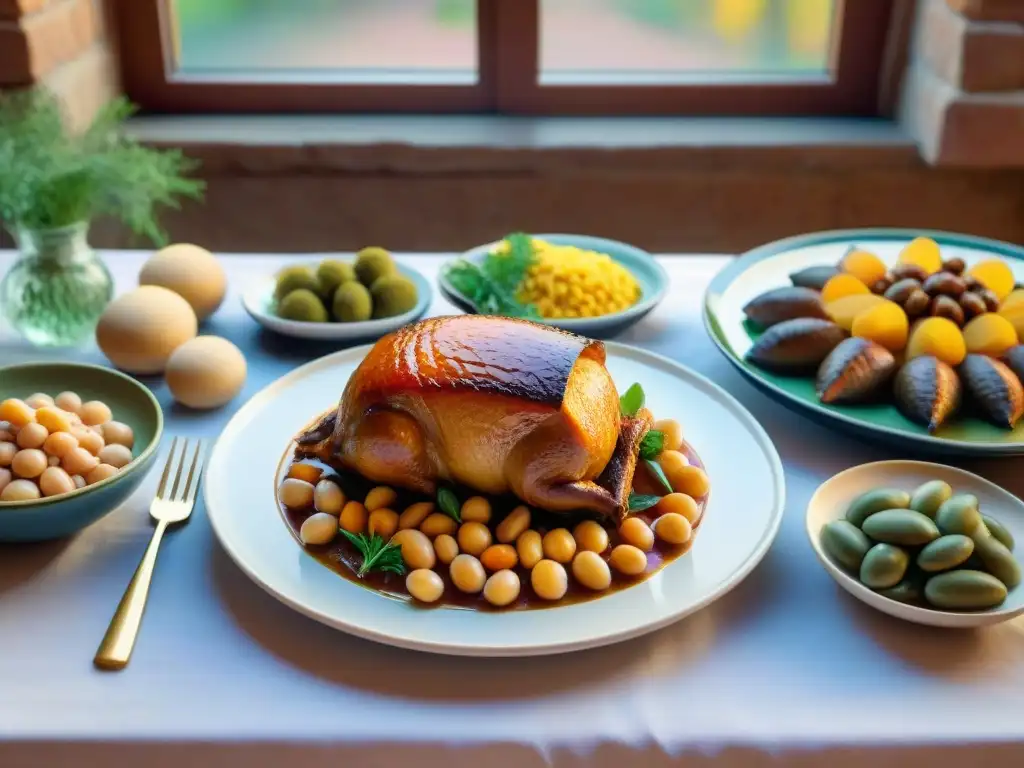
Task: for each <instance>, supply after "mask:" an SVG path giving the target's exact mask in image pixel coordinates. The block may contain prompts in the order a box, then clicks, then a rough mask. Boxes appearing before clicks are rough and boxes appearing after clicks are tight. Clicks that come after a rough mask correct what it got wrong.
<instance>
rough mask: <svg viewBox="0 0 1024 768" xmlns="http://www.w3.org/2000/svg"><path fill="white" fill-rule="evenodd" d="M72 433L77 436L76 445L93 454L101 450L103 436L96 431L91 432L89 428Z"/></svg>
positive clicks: (97, 453) (95, 454)
mask: <svg viewBox="0 0 1024 768" xmlns="http://www.w3.org/2000/svg"><path fill="white" fill-rule="evenodd" d="M72 434H74V435H75V437H77V438H78V446H79V447H80V448H84V449H85V450H87V451H88V452H89V453H91V454H92V455H93V456H97V455H99V452H100V451H102V450H103V445H104V443H103V438H102V437H101V436H100V434H99V433H98V432H93V431H92V430H91V429H83V430H80V431H79V432H77V433H72Z"/></svg>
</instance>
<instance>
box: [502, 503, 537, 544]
mask: <svg viewBox="0 0 1024 768" xmlns="http://www.w3.org/2000/svg"><path fill="white" fill-rule="evenodd" d="M529 527H530V508H529V507H527V506H524V505H520V506H518V507H516V508H515V509H513V510H512V511H511V512H509V513H508V517H506V518H505V519H504V520H502V521H501V522H500V523H498V527H497V528H496V529H495V531H494V534H495V537H496V538H497V539H498V541H499V542H501V543H502V544H511V543H512V542H513V541H515V540H516V539H518V538H519V534H521V533H522V532H523V531H525V530H526V529H527V528H529Z"/></svg>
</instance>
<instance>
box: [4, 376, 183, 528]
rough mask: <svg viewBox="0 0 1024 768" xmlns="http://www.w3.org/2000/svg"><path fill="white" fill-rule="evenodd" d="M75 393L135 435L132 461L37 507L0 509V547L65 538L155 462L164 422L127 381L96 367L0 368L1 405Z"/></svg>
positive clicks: (112, 504)
mask: <svg viewBox="0 0 1024 768" xmlns="http://www.w3.org/2000/svg"><path fill="white" fill-rule="evenodd" d="M64 390H73V391H75V392H77V393H78V394H79V395H80V396H81V397H82V399H83V400H86V401H88V400H102V401H103V402H105V403H106V404H107V405H109V406H110V409H111V410H112V411H113V412H114V418H115V419H116V420H117V421H121V422H124V423H125V424H127V425H128V426H130V427H131V428H132V431H133V432H134V433H135V447H134V448H133V449H132V451H133V453H134V454H135V459H134V460H133V461H132V463H131V464H129V465H128V466H127V467H125V468H124V469H123V470H121V471H120V472H118V473H117V474H116V475H114V476H113V477H111V478H108V479H106V480H103V481H101V482H98V483H96V484H95V485H87V486H86V487H84V488H79V489H78V490H75V491H72V492H71V493H66V494H64V495H62V496H52V497H49V498H42V499H38V500H36V501H15V502H5V503H3V504H0V541H43V540H46V539H58V538H62V537H64V536H68V535H70V534H72V533H74V532H75V531H78V530H80V529H82V528H85V527H86V526H87V525H91V524H92V523H94V522H96V521H97V520H99V519H100V518H101V517H103V516H104V515H106V514H107V513H108V512H110V511H112V510H114V509H115V508H117V507H118V506H119V505H120V504H121V503H122V502H123V501H124V500H125V499H127V498H128V497H129V496H130V495H131V494H132V493H133V492H134V491H135V489H136V488H138V487H139V484H140V483H141V482H142V480H143V478H144V477H145V476H146V473H147V472H148V471H149V468H150V467H151V466H152V465H153V461H154V459H155V458H156V454H157V447H158V446H159V444H160V436H161V434H162V433H163V427H164V417H163V411H161V410H160V403H158V402H157V400H156V398H155V397H153V393H152V392H150V391H149V390H148V389H147V388H146V387H144V386H143V385H142V384H140V383H139V382H137V381H136V380H135V379H133V378H131V377H130V376H126V375H125V374H123V373H120V372H118V371H115V370H113V369H111V368H104V367H102V366H98V365H84V364H80V363H25V364H23V365H11V366H7V367H6V368H0V400H4V399H6V398H8V397H21V398H24V397H28V396H29V395H31V394H32V393H34V392H45V393H47V394H51V395H55V394H57V393H58V392H63V391H64Z"/></svg>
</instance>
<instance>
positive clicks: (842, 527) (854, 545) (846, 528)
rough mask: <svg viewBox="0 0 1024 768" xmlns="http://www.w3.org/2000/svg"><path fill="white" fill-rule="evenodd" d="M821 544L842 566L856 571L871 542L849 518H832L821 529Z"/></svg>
mask: <svg viewBox="0 0 1024 768" xmlns="http://www.w3.org/2000/svg"><path fill="white" fill-rule="evenodd" d="M821 546H822V547H824V549H825V551H826V552H828V553H829V554H830V555H831V556H832V557H833V558H834V559H835V560H836V561H837V562H839V563H840V564H841V565H842V566H843V567H845V568H847V569H849V570H851V571H858V570H860V564H861V561H862V560H863V559H864V555H866V554H867V553H868V550H869V549H871V542H870V541H869V540H868V537H867V536H865V535H864V533H863V532H862V531H861V530H860V528H858V527H857V526H855V525H854V524H853V523H851V522H850V521H849V520H833V521H832V522H830V523H828V524H827V525H825V526H823V527H822V529H821Z"/></svg>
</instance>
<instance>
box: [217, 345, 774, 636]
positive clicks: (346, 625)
mask: <svg viewBox="0 0 1024 768" xmlns="http://www.w3.org/2000/svg"><path fill="white" fill-rule="evenodd" d="M606 348H607V352H608V360H607V365H608V369H609V371H610V372H611V374H612V376H613V378H614V379H615V382H616V384H617V385H618V387H619V388H620V389H622V388H624V387H627V386H629V385H630V384H632V383H633V382H636V381H639V382H642V384H643V387H644V389H645V390H646V394H647V405H648V407H650V408H651V409H652V410H653V411H654V412H655V413H658V414H661V415H663V416H665V417H668V416H672V417H674V418H678V419H679V420H681V421H682V423H683V428H684V429H685V431H686V436H687V439H688V440H689V441H690V442H691V444H692V445H693V446H694V448H695V450H697V451H698V452H699V453H700V456H701V459H702V460H703V461H704V464H705V466H706V469H707V472H708V474H709V475H710V477H711V483H712V488H713V490H712V492H711V497H710V502H709V504H708V508H707V511H706V514H705V518H704V520H703V521H702V522H701V526H700V535H699V536H698V537H697V539H696V543H695V544H694V547H693V549H692V550H691V551H690V552H689V553H687V554H686V555H685V556H683V557H680V558H679V559H678V560H675V561H673V562H672V563H671V564H669V565H668V566H666V567H665V568H664V569H663V570H661V571H659V572H658V573H657V574H655V575H654V576H652V577H651V578H650V579H647V580H645V581H643V582H640V583H639V584H637V585H635V586H632V587H629V588H628V589H623V590H621V591H617V592H615V593H613V594H610V595H607V596H605V597H602V598H601V599H599V600H592V601H588V602H583V603H576V604H572V605H566V606H555V607H552V608H548V609H543V610H527V611H508V612H480V611H467V610H459V609H457V608H448V607H439V608H435V609H423V608H419V607H417V606H416V605H415V604H413V603H411V602H406V601H403V600H396V599H392V598H388V597H385V596H382V595H381V594H380V593H379V592H376V591H373V590H371V589H367V588H364V587H361V586H359V585H358V584H355V583H353V582H351V581H349V580H347V579H344V578H342V577H341V576H339V575H338V574H336V573H334V572H333V571H331V570H329V569H328V568H326V567H325V566H323V565H322V564H321V563H319V562H318V561H317V560H316V559H315V558H314V557H313V556H312V555H310V554H309V553H308V552H306V551H305V550H304V549H303V548H302V547H300V546H298V545H297V544H296V542H295V539H294V538H293V536H292V533H291V532H290V530H289V529H288V527H287V526H286V525H285V523H284V522H283V521H282V519H281V514H280V512H279V510H278V505H277V501H276V498H275V480H276V477H277V471H278V466H279V462H280V461H281V458H282V456H283V455H284V453H285V451H288V450H290V446H291V440H292V437H293V436H294V435H295V434H296V433H297V432H298V431H299V430H301V429H302V428H303V427H304V426H305V425H306V424H307V423H308V422H309V421H310V419H311V418H313V417H314V416H316V415H317V414H318V413H321V412H323V411H325V410H328V409H329V408H331V407H333V406H334V405H335V404H336V403H337V400H338V396H339V393H340V392H341V390H342V388H343V387H344V386H345V383H346V381H347V380H348V379H349V377H350V376H351V375H352V373H353V372H354V371H355V369H356V366H357V365H358V364H359V362H360V361H361V360H362V359H363V357H364V356H365V355H366V353H367V351H368V349H369V348H368V347H360V348H356V349H350V350H346V351H343V352H338V353H335V354H333V355H329V356H327V357H324V358H321V359H320V360H317V361H314V362H312V363H310V364H308V365H305V366H303V367H302V368H299V369H297V370H295V371H293V372H291V373H289V374H288V375H287V376H284V377H283V378H281V379H279V380H278V381H276V382H275V383H273V384H272V385H270V386H269V387H267V388H266V389H264V390H263V391H262V392H260V393H258V394H257V395H256V396H255V397H253V398H252V399H251V400H250V401H249V402H248V403H246V405H245V406H243V407H242V409H241V410H240V411H239V412H238V413H237V414H236V415H235V417H234V418H233V419H232V420H231V421H230V422H229V423H228V425H227V427H226V428H225V429H224V431H223V433H222V434H221V436H220V439H219V440H218V441H217V445H216V446H215V447H214V450H213V452H212V455H211V457H210V462H209V465H208V472H207V474H206V481H205V485H204V492H205V498H206V507H207V514H208V515H209V518H210V522H211V523H212V525H213V529H214V531H215V533H216V535H217V537H218V539H219V540H220V542H221V544H222V545H223V546H224V548H225V550H226V551H227V552H228V554H229V555H230V557H231V558H232V559H233V560H234V561H235V563H236V564H237V565H238V566H239V567H240V568H241V569H242V570H243V571H244V572H245V573H246V574H248V575H249V577H250V578H252V579H253V580H254V581H255V582H256V583H257V584H259V585H260V586H261V587H262V588H263V589H265V590H266V591H267V592H269V593H270V594H272V595H274V596H275V597H277V598H278V599H279V600H281V601H282V602H283V603H285V604H286V605H289V606H291V607H292V608H294V609H295V610H297V611H299V612H301V613H303V614H305V615H307V616H310V617H312V618H314V619H316V620H317V621H320V622H323V623H324V624H327V625H329V626H332V627H335V628H337V629H341V630H343V631H345V632H349V633H351V634H354V635H358V636H360V637H364V638H367V639H370V640H375V641H377V642H381V643H385V644H389V645H395V646H400V647H404V648H412V649H416V650H422V651H430V652H434V653H445V654H453V655H463V656H533V655H540V654H550V653H560V652H565V651H575V650H582V649H584V648H591V647H596V646H600V645H607V644H609V643H614V642H617V641H621V640H626V639H628V638H632V637H636V636H639V635H642V634H645V633H647V632H651V631H653V630H655V629H658V628H660V627H663V626H666V625H667V624H670V623H672V622H674V621H676V620H678V619H681V618H682V617H684V616H686V615H688V614H691V613H693V612H694V611H697V610H699V609H700V608H702V607H703V606H705V605H707V604H709V603H711V602H712V601H714V600H717V599H718V598H719V597H721V596H722V595H724V594H725V593H726V592H728V591H729V590H730V589H732V588H733V587H735V586H736V585H737V584H739V583H740V582H741V581H742V580H743V579H744V578H745V577H746V576H747V574H748V573H750V571H751V570H752V569H753V568H754V566H755V565H757V563H758V562H759V561H760V560H761V558H762V557H763V556H764V554H765V552H767V550H768V547H769V546H770V545H771V542H772V540H773V539H774V538H775V534H776V533H777V531H778V528H779V524H780V522H781V520H782V509H783V503H784V496H785V480H784V478H783V473H782V466H781V463H780V461H779V457H778V454H777V453H776V451H775V448H774V447H773V445H772V443H771V441H770V440H769V438H768V436H767V435H766V434H765V432H764V431H763V430H762V429H761V427H760V426H759V425H758V424H757V422H756V421H755V420H754V418H753V417H752V416H751V415H750V414H749V413H748V412H747V411H746V410H745V409H744V408H743V406H741V405H740V404H739V403H738V402H736V400H734V399H733V398H732V397H731V396H730V395H728V394H727V393H726V392H725V391H723V390H722V389H720V388H719V387H717V386H716V385H715V384H713V383H711V382H710V381H708V380H707V379H705V378H703V377H702V376H699V375H697V374H695V373H693V372H692V371H690V370H689V369H687V368H684V367H683V366H681V365H678V364H677V363H675V362H672V361H671V360H668V359H666V358H663V357H659V356H657V355H654V354H652V353H649V352H644V351H641V350H638V349H635V348H632V347H628V346H625V345H620V344H613V343H609V344H607V347H606Z"/></svg>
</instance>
